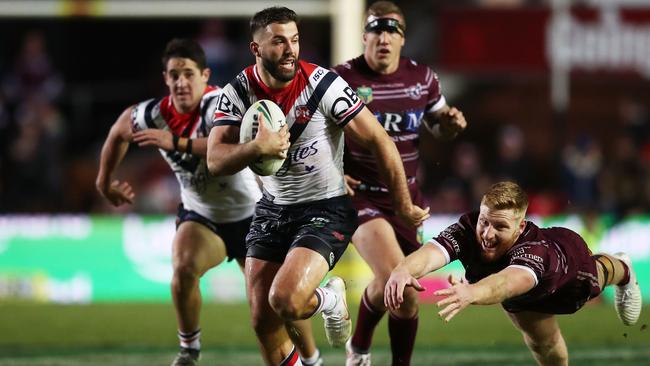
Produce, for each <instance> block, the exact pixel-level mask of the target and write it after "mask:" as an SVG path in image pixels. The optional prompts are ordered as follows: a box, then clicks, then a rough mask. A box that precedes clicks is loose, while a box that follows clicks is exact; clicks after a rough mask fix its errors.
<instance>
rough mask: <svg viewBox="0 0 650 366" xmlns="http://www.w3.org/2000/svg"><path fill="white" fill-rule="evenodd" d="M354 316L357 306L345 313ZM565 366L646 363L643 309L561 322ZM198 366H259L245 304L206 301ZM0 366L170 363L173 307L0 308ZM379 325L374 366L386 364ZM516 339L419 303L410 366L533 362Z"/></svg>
mask: <svg viewBox="0 0 650 366" xmlns="http://www.w3.org/2000/svg"><path fill="white" fill-rule="evenodd" d="M352 311H353V314H356V309H352ZM560 322H561V325H562V329H563V333H564V336H565V339H566V341H567V344H568V346H569V352H570V357H571V365H584V366H587V365H588V366H600V365H602V366H605V365H607V366H632V365H634V366H637V365H650V330H648V329H647V325H646V324H648V323H650V308H648V307H646V308H644V313H643V314H642V318H641V320H640V322H639V324H637V325H636V326H634V327H624V326H622V325H621V324H620V323H619V321H618V319H617V318H616V315H615V313H614V309H613V307H612V306H611V305H609V304H590V305H588V306H587V307H586V308H585V309H583V310H581V311H580V312H578V313H577V314H575V315H573V316H562V317H560ZM202 328H203V329H202V344H203V350H204V351H203V359H202V362H201V364H202V365H260V364H261V359H260V357H259V355H258V352H257V348H256V343H255V339H254V336H253V333H252V331H251V330H250V327H249V320H248V308H247V307H246V306H244V305H216V304H206V305H205V306H204V311H203V317H202ZM0 330H1V331H0V365H15V366H44V365H52V366H58V365H60V366H64V365H65V366H77V365H91V366H96V365H122V366H131V365H168V364H169V363H170V361H171V359H172V358H173V356H174V354H175V352H176V347H177V340H176V336H175V332H176V326H175V322H174V315H173V310H172V306H171V304H95V305H85V306H84V305H74V306H72V305H67V306H63V305H39V304H31V303H0ZM314 333H315V336H316V339H317V342H318V343H319V346H320V348H321V350H322V351H323V353H324V355H325V361H326V363H327V365H329V366H332V365H343V364H344V351H342V350H340V349H339V350H337V349H332V348H330V347H329V346H328V345H327V343H326V341H325V338H324V333H323V330H322V320H321V319H314ZM386 333H387V332H386V322H385V321H382V323H381V324H380V327H379V328H378V331H377V333H376V335H375V341H374V348H373V350H372V353H373V365H375V366H381V365H389V364H390V353H389V344H388V338H387V335H386ZM532 364H534V362H533V360H532V358H531V356H530V354H529V353H528V350H527V349H526V347H525V346H524V344H523V341H522V340H521V336H520V335H519V333H518V332H517V331H516V330H515V329H514V328H513V327H512V325H511V324H510V322H509V321H508V320H507V318H506V316H505V314H504V313H503V312H502V310H501V309H500V308H499V307H498V306H490V307H473V308H469V309H467V310H465V311H464V312H463V313H461V314H460V315H459V316H457V317H456V318H455V319H454V320H452V322H451V323H449V324H444V323H443V322H442V321H440V320H439V319H438V318H437V317H436V316H435V307H434V306H432V305H424V306H422V308H421V313H420V328H419V331H418V339H417V343H416V350H415V352H414V357H413V365H494V366H496V365H532Z"/></svg>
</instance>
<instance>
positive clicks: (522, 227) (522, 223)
mask: <svg viewBox="0 0 650 366" xmlns="http://www.w3.org/2000/svg"><path fill="white" fill-rule="evenodd" d="M525 229H526V219H525V217H522V218H521V221H519V235H521V234H522V233H523V232H524V230H525Z"/></svg>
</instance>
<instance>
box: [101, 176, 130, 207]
mask: <svg viewBox="0 0 650 366" xmlns="http://www.w3.org/2000/svg"><path fill="white" fill-rule="evenodd" d="M99 193H100V194H101V195H102V196H104V198H106V199H107V200H108V201H109V202H110V203H111V204H112V205H113V206H115V207H119V206H121V205H123V204H125V203H128V204H133V199H134V198H135V193H133V188H131V185H130V184H129V183H128V182H121V183H120V181H119V180H117V179H116V180H114V181H112V182H111V185H110V186H109V187H107V188H106V189H99Z"/></svg>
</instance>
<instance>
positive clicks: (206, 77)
mask: <svg viewBox="0 0 650 366" xmlns="http://www.w3.org/2000/svg"><path fill="white" fill-rule="evenodd" d="M201 77H202V78H203V81H205V82H206V83H207V82H208V80H210V68H209V67H206V68H205V69H203V71H201Z"/></svg>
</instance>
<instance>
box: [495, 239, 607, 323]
mask: <svg viewBox="0 0 650 366" xmlns="http://www.w3.org/2000/svg"><path fill="white" fill-rule="evenodd" d="M543 230H544V231H545V233H546V238H547V239H550V240H551V241H553V242H556V243H561V247H562V249H563V251H564V253H566V260H567V264H566V275H565V276H558V275H557V274H553V273H549V276H548V278H544V279H542V282H541V283H540V284H538V285H537V287H536V288H534V289H532V290H531V294H530V295H533V296H531V297H528V296H521V297H519V298H517V297H515V298H513V299H510V300H507V301H504V302H503V304H502V305H503V307H504V308H505V309H506V310H507V311H508V312H511V313H516V312H520V311H535V312H539V313H546V314H573V313H575V312H576V311H578V310H579V309H580V308H581V307H582V306H583V305H584V304H585V303H586V302H587V301H589V300H590V299H593V298H595V297H596V296H598V295H600V293H601V289H600V286H598V270H597V268H596V261H595V259H594V258H593V257H592V256H591V251H590V250H589V247H588V246H587V243H585V241H584V240H583V239H582V237H580V235H578V234H577V233H575V232H573V231H571V230H569V229H566V228H561V227H554V228H549V229H543ZM545 277H546V276H545Z"/></svg>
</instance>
